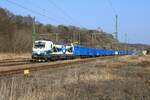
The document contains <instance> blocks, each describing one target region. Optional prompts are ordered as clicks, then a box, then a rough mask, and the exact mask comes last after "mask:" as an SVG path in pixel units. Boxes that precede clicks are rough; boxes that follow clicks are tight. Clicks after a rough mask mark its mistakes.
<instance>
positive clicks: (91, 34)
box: [0, 8, 119, 53]
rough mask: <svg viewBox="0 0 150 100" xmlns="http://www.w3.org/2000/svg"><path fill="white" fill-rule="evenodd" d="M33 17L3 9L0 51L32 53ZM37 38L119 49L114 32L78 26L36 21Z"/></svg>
mask: <svg viewBox="0 0 150 100" xmlns="http://www.w3.org/2000/svg"><path fill="white" fill-rule="evenodd" d="M33 22H34V18H33V17H31V16H21V15H15V14H13V13H11V12H9V11H8V10H7V9H3V8H0V52H14V53H16V52H31V50H32V33H33ZM35 32H36V37H37V39H48V40H52V41H54V42H55V43H59V44H61V43H62V44H69V43H75V44H78V45H82V46H88V47H96V48H102V49H116V48H119V45H118V41H117V40H115V39H114V38H113V36H112V34H109V33H106V32H104V31H98V30H91V29H86V28H80V27H76V26H72V25H69V26H65V25H58V26H54V25H51V24H46V25H44V24H42V23H40V22H38V21H36V22H35Z"/></svg>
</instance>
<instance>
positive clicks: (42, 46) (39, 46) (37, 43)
mask: <svg viewBox="0 0 150 100" xmlns="http://www.w3.org/2000/svg"><path fill="white" fill-rule="evenodd" d="M34 48H45V43H44V42H36V43H35V44H34Z"/></svg>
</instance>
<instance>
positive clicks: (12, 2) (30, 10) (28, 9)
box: [6, 0, 60, 22]
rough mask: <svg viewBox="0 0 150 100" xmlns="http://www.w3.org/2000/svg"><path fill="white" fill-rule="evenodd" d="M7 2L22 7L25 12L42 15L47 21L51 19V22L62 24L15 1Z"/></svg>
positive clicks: (8, 0)
mask: <svg viewBox="0 0 150 100" xmlns="http://www.w3.org/2000/svg"><path fill="white" fill-rule="evenodd" d="M6 1H7V2H8V3H10V4H13V5H16V6H18V7H20V8H22V9H25V10H27V11H29V12H32V13H34V14H37V15H40V16H42V17H45V18H47V19H49V20H51V21H55V22H60V21H58V20H57V19H54V18H52V17H49V16H47V15H45V14H42V13H40V12H37V11H35V10H32V9H30V8H27V7H25V6H23V5H21V4H18V3H16V2H14V1H10V0H6Z"/></svg>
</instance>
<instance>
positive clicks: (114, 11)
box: [107, 0, 117, 16]
mask: <svg viewBox="0 0 150 100" xmlns="http://www.w3.org/2000/svg"><path fill="white" fill-rule="evenodd" d="M107 1H108V3H109V5H110V7H111V9H112V12H113V13H114V15H115V16H116V15H117V11H116V9H115V8H114V6H113V4H112V2H111V0H107Z"/></svg>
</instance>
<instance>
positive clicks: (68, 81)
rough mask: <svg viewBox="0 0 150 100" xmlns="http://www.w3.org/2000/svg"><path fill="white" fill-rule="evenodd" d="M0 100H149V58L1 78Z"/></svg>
mask: <svg viewBox="0 0 150 100" xmlns="http://www.w3.org/2000/svg"><path fill="white" fill-rule="evenodd" d="M0 95H1V96H0V100H150V56H123V57H119V58H117V57H114V58H113V59H109V60H96V61H93V62H88V63H81V64H74V65H70V66H66V67H63V68H62V67H61V68H56V69H49V70H46V71H40V72H36V73H30V74H29V75H28V76H23V75H17V76H14V77H0Z"/></svg>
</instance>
